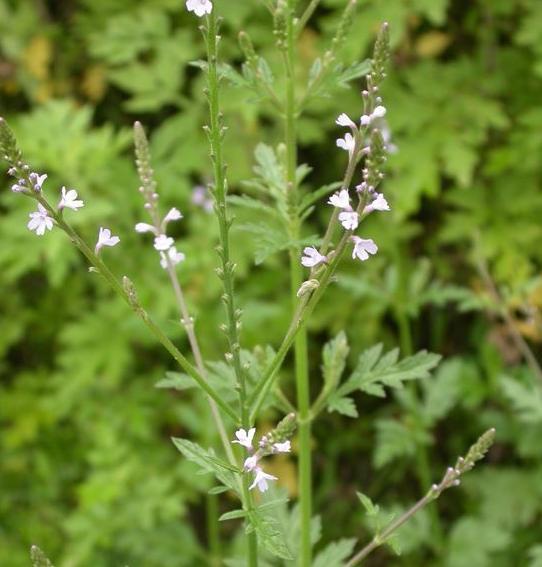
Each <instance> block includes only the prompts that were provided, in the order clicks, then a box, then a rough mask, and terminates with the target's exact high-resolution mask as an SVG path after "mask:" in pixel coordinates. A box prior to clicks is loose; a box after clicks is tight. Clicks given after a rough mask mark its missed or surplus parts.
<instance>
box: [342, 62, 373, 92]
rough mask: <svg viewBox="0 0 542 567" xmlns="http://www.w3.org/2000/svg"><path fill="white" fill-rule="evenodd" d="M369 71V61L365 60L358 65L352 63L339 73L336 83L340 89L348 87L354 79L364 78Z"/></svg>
mask: <svg viewBox="0 0 542 567" xmlns="http://www.w3.org/2000/svg"><path fill="white" fill-rule="evenodd" d="M370 69H371V60H370V59H365V61H360V62H359V63H353V64H352V65H350V66H349V67H346V68H344V69H342V70H341V71H340V73H338V75H337V83H338V84H339V85H340V86H341V87H345V88H346V87H348V83H349V82H350V81H353V80H354V79H359V78H360V77H364V76H365V75H366V74H367V73H368V72H369V71H370Z"/></svg>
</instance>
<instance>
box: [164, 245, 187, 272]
mask: <svg viewBox="0 0 542 567" xmlns="http://www.w3.org/2000/svg"><path fill="white" fill-rule="evenodd" d="M184 258H185V256H184V254H183V253H182V252H177V248H175V246H172V247H171V248H170V249H169V250H168V251H167V252H160V266H162V268H164V270H167V267H168V259H169V263H170V264H172V265H173V266H176V265H177V264H178V263H179V262H182V261H184Z"/></svg>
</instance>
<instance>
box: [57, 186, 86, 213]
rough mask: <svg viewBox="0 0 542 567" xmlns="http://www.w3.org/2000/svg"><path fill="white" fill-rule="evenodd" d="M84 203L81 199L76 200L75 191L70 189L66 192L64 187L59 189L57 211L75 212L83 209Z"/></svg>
mask: <svg viewBox="0 0 542 567" xmlns="http://www.w3.org/2000/svg"><path fill="white" fill-rule="evenodd" d="M84 206H85V203H83V201H81V199H78V198H77V191H76V190H75V189H70V190H68V191H66V187H62V188H61V189H60V202H59V203H58V210H59V211H61V210H62V209H64V208H68V209H72V211H77V209H80V208H81V207H84Z"/></svg>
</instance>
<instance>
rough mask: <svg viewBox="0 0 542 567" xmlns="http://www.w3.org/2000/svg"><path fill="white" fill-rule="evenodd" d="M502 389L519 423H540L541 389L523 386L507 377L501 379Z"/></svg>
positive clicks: (533, 386)
mask: <svg viewBox="0 0 542 567" xmlns="http://www.w3.org/2000/svg"><path fill="white" fill-rule="evenodd" d="M502 388H503V390H504V395H505V396H506V397H507V398H508V400H509V401H510V403H511V404H512V407H513V408H514V411H515V412H516V413H517V414H518V417H519V419H521V421H524V422H526V423H539V422H541V421H542V388H540V387H539V386H538V385H535V384H531V385H527V384H523V383H522V382H520V381H519V380H518V379H514V378H510V377H507V376H503V377H502Z"/></svg>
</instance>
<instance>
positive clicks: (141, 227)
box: [135, 222, 158, 234]
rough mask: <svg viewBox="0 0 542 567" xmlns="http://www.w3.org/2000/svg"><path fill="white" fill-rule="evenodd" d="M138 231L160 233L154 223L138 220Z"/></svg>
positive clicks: (136, 226)
mask: <svg viewBox="0 0 542 567" xmlns="http://www.w3.org/2000/svg"><path fill="white" fill-rule="evenodd" d="M135 229H136V232H139V233H144V232H152V233H153V234H158V231H157V230H156V227H155V226H153V225H152V224H148V223H146V222H138V223H137V224H136V225H135Z"/></svg>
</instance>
